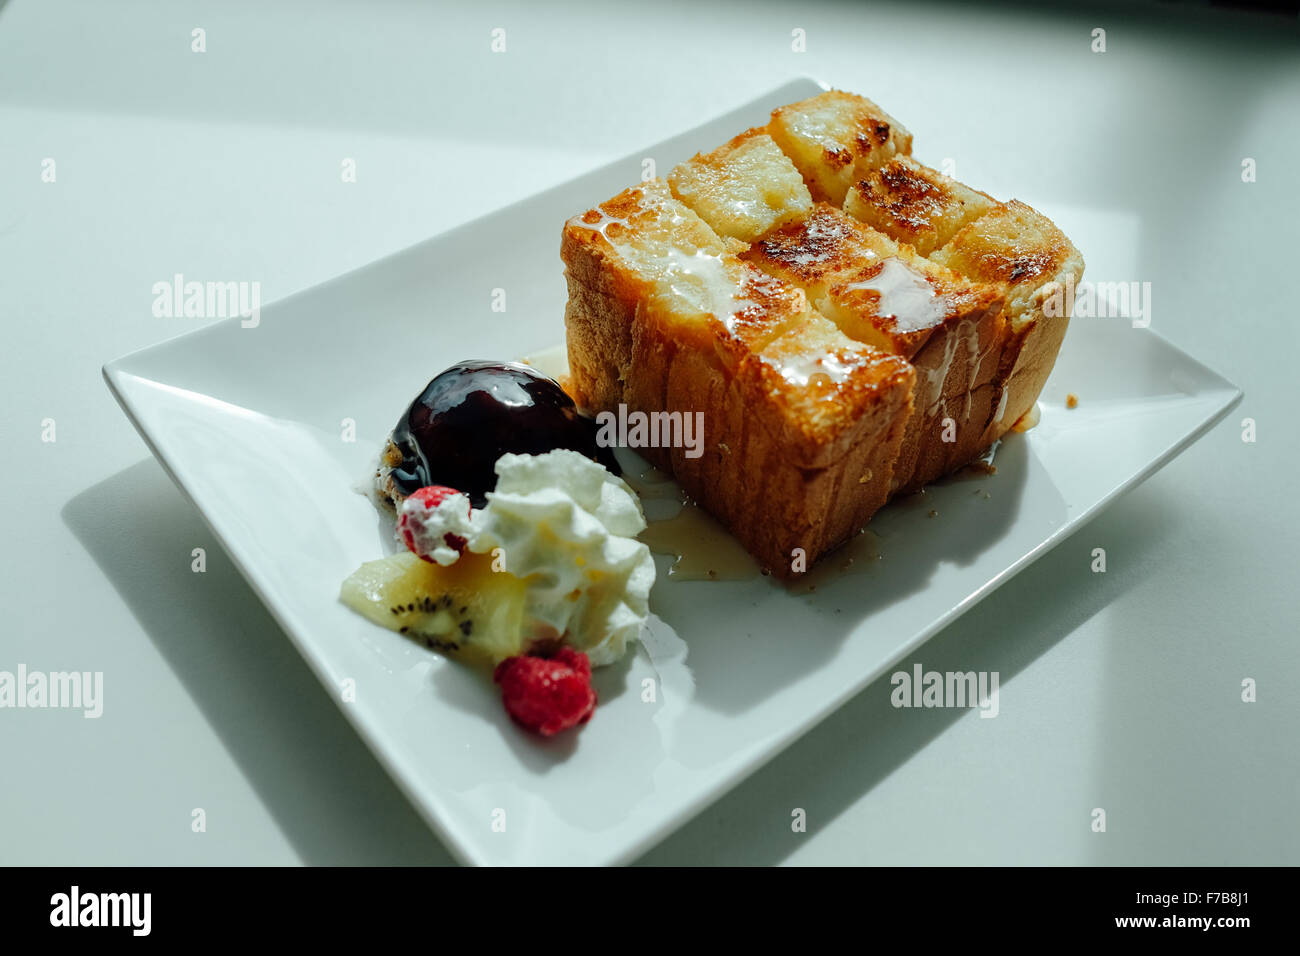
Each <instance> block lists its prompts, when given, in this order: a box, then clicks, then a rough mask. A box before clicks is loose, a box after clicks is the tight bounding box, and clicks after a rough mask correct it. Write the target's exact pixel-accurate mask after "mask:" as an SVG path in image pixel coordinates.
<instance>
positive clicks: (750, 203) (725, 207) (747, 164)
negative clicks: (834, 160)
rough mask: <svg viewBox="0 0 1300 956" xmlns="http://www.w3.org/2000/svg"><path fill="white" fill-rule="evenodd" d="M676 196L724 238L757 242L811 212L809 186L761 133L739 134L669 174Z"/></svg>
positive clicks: (770, 139) (759, 131) (766, 136)
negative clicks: (765, 235)
mask: <svg viewBox="0 0 1300 956" xmlns="http://www.w3.org/2000/svg"><path fill="white" fill-rule="evenodd" d="M668 184H669V185H670V186H671V187H672V190H673V195H674V196H676V197H677V198H678V199H680V200H681V201H682V202H684V203H686V205H688V206H690V207H691V208H692V209H694V210H695V212H696V213H697V214H698V215H699V216H700V218H701V219H703V220H704V221H705V222H707V223H708V224H709V225H710V226H712V227H713V229H714V230H715V231H716V232H717V233H718V234H719V235H722V236H730V237H731V238H733V239H739V240H741V241H743V242H753V241H754V240H755V239H757V238H758V237H759V236H761V235H763V234H765V233H768V232H771V231H772V230H773V229H775V228H776V227H777V226H780V225H783V224H785V223H787V222H790V221H791V220H793V219H797V218H799V217H801V216H803V215H804V214H805V213H807V211H808V209H809V207H810V206H811V205H812V197H811V196H810V195H809V194H808V187H807V186H805V185H804V182H803V178H802V177H801V176H800V175H799V171H798V170H797V169H795V168H794V164H793V163H791V162H790V160H789V158H787V157H786V155H785V154H784V153H782V152H781V150H780V149H779V148H778V147H777V145H776V143H775V142H773V140H772V137H770V136H768V135H767V133H766V132H764V131H763V130H762V129H751V130H748V131H747V132H744V133H741V134H740V135H739V136H737V137H735V138H734V139H733V140H731V141H730V142H729V143H727V144H726V145H724V146H721V147H719V148H718V149H715V150H714V151H713V152H711V153H700V154H697V155H696V156H695V157H694V158H692V159H690V160H687V161H686V162H684V163H682V164H680V165H679V166H677V167H676V168H674V169H673V170H672V172H670V173H669V174H668Z"/></svg>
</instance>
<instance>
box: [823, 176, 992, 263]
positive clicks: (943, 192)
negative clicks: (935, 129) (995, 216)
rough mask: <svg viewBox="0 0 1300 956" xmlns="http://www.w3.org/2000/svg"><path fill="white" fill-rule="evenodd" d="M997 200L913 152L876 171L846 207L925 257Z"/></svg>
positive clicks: (854, 189) (856, 186) (853, 193)
mask: <svg viewBox="0 0 1300 956" xmlns="http://www.w3.org/2000/svg"><path fill="white" fill-rule="evenodd" d="M995 205H996V202H995V200H994V199H993V198H992V197H990V196H987V195H985V194H984V193H981V192H977V191H975V190H974V189H971V188H970V187H969V186H964V185H962V184H961V183H959V182H957V181H956V180H955V179H950V178H948V177H947V176H944V175H943V174H942V173H940V172H937V171H936V170H933V169H931V168H930V167H928V166H923V165H921V164H920V163H918V162H917V161H916V160H914V159H912V158H911V157H910V156H895V157H894V158H893V159H891V160H890V161H889V162H888V163H886V164H885V165H884V166H882V167H881V168H879V169H873V170H871V171H870V172H869V173H867V175H866V176H865V177H864V178H863V179H860V180H858V181H857V182H856V183H854V184H853V186H852V188H850V189H849V192H848V195H847V196H846V197H845V199H844V211H845V212H847V213H848V214H849V215H850V216H853V217H855V218H857V219H861V220H862V221H863V222H865V223H866V224H867V225H868V226H871V227H873V228H875V229H879V230H880V231H881V232H883V233H885V234H886V235H888V236H890V237H892V238H894V239H897V240H898V241H899V242H906V243H907V244H908V245H910V246H912V247H913V248H914V249H916V251H917V252H919V253H920V254H921V255H923V256H928V255H929V254H930V253H931V252H933V251H934V250H935V249H938V248H939V247H940V246H942V245H943V244H944V243H946V242H947V241H948V240H949V239H951V238H952V237H953V235H954V234H955V233H956V232H957V230H958V229H961V228H962V227H963V226H965V225H967V224H968V223H970V222H971V221H972V220H974V219H977V218H979V217H980V216H982V215H984V214H985V213H987V212H988V211H989V210H991V209H992V208H993V207H994V206H995Z"/></svg>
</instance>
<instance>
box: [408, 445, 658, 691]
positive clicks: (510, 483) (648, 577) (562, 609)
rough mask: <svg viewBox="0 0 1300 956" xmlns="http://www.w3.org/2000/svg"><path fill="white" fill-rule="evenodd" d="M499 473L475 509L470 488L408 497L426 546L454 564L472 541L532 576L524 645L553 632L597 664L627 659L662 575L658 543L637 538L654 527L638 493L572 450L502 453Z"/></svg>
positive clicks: (501, 567)
mask: <svg viewBox="0 0 1300 956" xmlns="http://www.w3.org/2000/svg"><path fill="white" fill-rule="evenodd" d="M496 474H497V485H496V488H495V490H493V491H490V492H488V493H487V504H486V506H485V507H483V508H477V509H474V510H473V511H469V509H468V508H467V507H466V505H467V501H466V500H465V499H464V496H461V495H455V496H451V497H449V498H447V499H444V500H443V501H442V502H440V503H439V504H438V506H437V507H436V508H433V509H425V511H424V512H423V513H419V509H422V508H424V506H423V505H422V504H420V503H419V502H413V501H412V500H411V499H407V501H405V502H403V504H402V511H403V513H408V514H409V515H410V517H412V518H417V519H418V523H419V524H420V525H422V527H421V528H420V530H419V531H418V532H417V545H418V544H420V543H423V545H424V546H425V547H427V549H428V550H425V551H423V553H425V554H427V555H428V556H429V557H430V558H431V559H432V560H433V561H435V562H436V563H438V564H440V565H442V566H444V567H446V566H449V565H451V564H452V563H454V562H455V561H456V560H457V559H458V558H459V557H460V552H459V551H457V550H456V549H454V548H453V547H451V546H450V543H452V542H458V541H459V540H463V541H464V542H465V547H466V548H467V549H468V550H470V551H474V552H478V553H482V554H490V555H492V557H493V568H494V570H495V571H498V572H501V571H504V572H508V573H509V574H511V575H514V576H515V577H517V578H519V579H521V580H522V581H523V582H524V583H525V585H526V588H527V589H526V593H525V596H524V617H525V619H526V620H525V622H524V624H525V626H524V633H522V634H521V635H520V643H521V650H520V652H521V653H522V652H523V650H524V649H523V647H522V645H523V644H531V643H533V642H535V641H536V640H537V639H538V637H539V635H540V636H542V638H543V639H545V637H546V636H547V635H549V636H550V637H551V638H552V639H555V638H559V639H562V641H563V643H564V644H567V645H569V646H570V647H573V648H575V649H576V650H580V651H583V652H585V653H586V654H587V657H588V658H589V660H590V661H591V663H592V666H595V667H600V666H602V665H605V664H609V663H612V662H613V661H616V660H618V659H619V658H620V657H622V656H623V654H624V653H625V652H626V650H627V647H628V645H629V644H630V643H632V642H634V641H635V640H637V639H638V637H639V636H640V633H641V627H642V625H643V624H644V623H645V620H646V618H647V616H648V615H649V613H650V588H651V586H652V585H653V584H654V579H655V565H654V559H653V558H652V557H651V556H650V549H649V548H648V547H647V546H646V545H645V544H643V543H642V542H640V541H638V540H637V539H636V535H638V534H639V533H640V532H641V531H642V530H644V528H645V526H646V523H645V517H644V516H643V515H642V513H641V505H640V502H639V501H638V500H637V497H636V494H635V493H634V492H633V491H632V489H631V488H630V487H628V485H627V484H626V482H624V481H623V480H622V479H621V478H618V477H616V476H614V475H613V474H611V473H610V472H609V471H608V470H607V469H606V468H605V467H604V466H602V465H600V464H598V463H596V462H594V461H592V460H591V459H589V458H587V457H586V456H585V455H582V454H580V453H579V452H576V451H569V450H567V449H557V450H555V451H550V452H546V453H545V454H541V455H515V454H506V455H502V456H501V458H500V459H498V461H497V463H496ZM408 508H410V509H411V511H410V512H407V509H408ZM415 523H417V522H412V524H415Z"/></svg>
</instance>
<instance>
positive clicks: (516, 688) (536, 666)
mask: <svg viewBox="0 0 1300 956" xmlns="http://www.w3.org/2000/svg"><path fill="white" fill-rule="evenodd" d="M492 679H493V680H495V681H496V682H497V683H498V684H500V685H501V702H502V703H503V704H505V708H506V713H507V714H509V715H510V717H511V719H512V720H514V722H515V723H517V724H519V725H520V726H521V727H524V728H525V729H527V730H531V731H534V732H536V733H539V734H541V735H542V736H543V737H550V736H553V735H555V734H558V733H559V732H560V731H562V730H568V729H569V728H570V727H576V726H578V725H579V724H585V723H586V722H587V721H588V720H590V719H591V715H592V712H593V711H595V709H596V692H595V691H594V690H592V687H591V662H590V661H589V660H587V655H586V654H583V653H581V652H580V651H575V650H573V648H571V647H561V648H560V649H559V650H558V651H556V652H555V654H554V655H553V656H551V657H533V656H527V657H509V658H506V659H505V660H504V661H502V662H501V663H500V664H498V665H497V669H496V672H495V673H494V674H493V675H492Z"/></svg>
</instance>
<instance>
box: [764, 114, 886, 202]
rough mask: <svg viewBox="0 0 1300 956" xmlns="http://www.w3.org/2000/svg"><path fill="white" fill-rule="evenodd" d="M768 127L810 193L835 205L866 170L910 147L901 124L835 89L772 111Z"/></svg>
mask: <svg viewBox="0 0 1300 956" xmlns="http://www.w3.org/2000/svg"><path fill="white" fill-rule="evenodd" d="M767 128H768V132H769V133H771V135H772V139H774V140H775V141H776V144H777V145H778V146H779V147H781V150H782V152H784V153H785V154H786V155H787V156H789V157H790V159H791V160H793V161H794V164H795V166H796V167H797V168H798V170H799V172H800V174H801V175H802V176H803V178H804V181H805V182H806V183H807V184H808V186H809V187H810V188H811V190H812V194H813V198H814V199H817V200H821V201H826V202H831V203H834V204H835V205H836V206H840V205H843V203H844V196H845V194H846V193H847V192H848V191H849V187H850V186H852V185H853V184H854V183H855V182H857V181H858V180H859V179H863V178H864V177H865V176H866V175H867V173H869V172H870V171H871V170H873V169H876V168H877V167H879V166H883V165H884V164H885V163H887V162H888V161H889V160H890V159H892V158H893V157H894V156H895V155H897V154H903V155H909V154H911V152H912V134H911V133H909V132H908V131H907V129H906V128H904V127H903V125H902V124H900V123H899V122H898V121H897V120H896V119H894V118H893V117H892V116H890V115H889V114H888V113H886V112H885V111H884V110H882V109H881V108H880V107H879V106H877V105H876V104H875V103H873V102H871V100H869V99H867V98H866V97H865V96H856V95H855V94H853V93H842V92H840V91H839V90H831V91H829V92H826V93H821V94H818V95H817V96H814V97H812V98H811V99H807V100H803V101H802V102H799V103H792V104H791V105H789V106H783V107H781V108H780V109H777V110H773V111H772V121H771V122H770V123H769V124H768V127H767Z"/></svg>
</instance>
